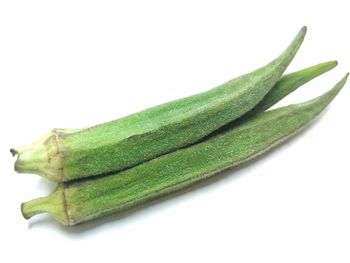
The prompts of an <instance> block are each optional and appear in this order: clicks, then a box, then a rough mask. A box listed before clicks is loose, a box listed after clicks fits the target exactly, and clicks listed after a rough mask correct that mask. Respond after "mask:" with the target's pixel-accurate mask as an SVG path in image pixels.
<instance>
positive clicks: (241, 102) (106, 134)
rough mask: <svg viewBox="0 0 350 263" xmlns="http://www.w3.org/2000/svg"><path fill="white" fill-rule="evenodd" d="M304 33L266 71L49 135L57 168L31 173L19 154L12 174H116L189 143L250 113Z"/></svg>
mask: <svg viewBox="0 0 350 263" xmlns="http://www.w3.org/2000/svg"><path fill="white" fill-rule="evenodd" d="M305 33H306V28H305V27H303V28H302V29H301V30H300V32H299V33H298V35H297V36H296V37H295V39H294V40H293V41H292V43H291V44H290V45H289V47H288V48H287V49H286V50H285V51H284V52H283V53H282V54H281V55H280V56H279V57H278V58H277V59H275V60H273V61H272V62H270V63H269V64H267V65H266V66H264V67H262V68H260V69H257V70H255V71H253V72H251V73H249V74H245V75H243V76H240V77H238V78H236V79H233V80H231V81H229V82H227V83H225V84H223V85H221V86H219V87H216V88H214V89H211V90H209V91H207V92H204V93H200V94H197V95H193V96H190V97H187V98H184V99H180V100H177V101H173V102H170V103H166V104H163V105H160V106H157V107H154V108H150V109H148V110H145V111H142V112H140V113H136V114H133V115H130V116H128V117H125V118H122V119H119V120H116V121H112V122H109V123H104V124H101V125H98V126H95V127H91V128H88V129H83V130H80V131H78V132H73V133H68V134H67V133H64V132H56V133H55V134H54V135H53V136H54V137H55V138H56V139H57V143H56V144H57V148H58V151H57V155H59V156H60V158H61V159H62V161H61V163H59V161H57V156H50V158H44V159H43V162H44V163H43V165H42V167H44V168H45V170H42V169H41V167H40V165H38V161H37V162H36V167H35V168H34V169H33V168H32V167H31V169H28V166H27V167H26V163H25V162H23V160H22V161H21V153H20V152H19V154H18V162H17V163H16V170H17V171H19V172H35V173H38V174H42V175H43V174H44V175H45V176H46V177H47V178H48V179H51V180H54V181H61V182H62V181H70V180H75V179H78V178H83V177H88V176H94V175H100V174H104V173H110V172H115V171H120V170H123V169H125V168H129V167H133V166H135V165H137V164H140V163H142V162H144V161H147V160H150V159H153V158H155V157H158V156H160V155H163V154H165V153H168V152H171V151H174V150H176V149H179V148H181V147H184V146H186V145H189V144H192V143H194V142H196V141H198V140H200V139H201V138H203V137H205V136H207V135H208V134H210V133H212V132H213V131H215V130H217V129H218V128H220V127H222V126H223V125H225V124H227V123H229V122H231V121H233V120H235V119H237V118H239V117H240V116H242V115H243V114H244V113H246V112H247V111H249V110H251V109H252V108H253V107H254V106H255V105H256V104H257V103H258V102H259V101H260V100H261V99H262V98H263V97H264V96H265V95H266V94H267V93H268V92H269V91H270V89H271V88H272V87H273V86H274V85H275V83H276V82H277V81H278V80H279V78H280V77H281V75H282V74H283V72H284V71H285V69H286V68H287V66H288V65H289V63H290V62H291V60H292V59H293V57H294V56H295V54H296V52H297V51H298V49H299V47H300V45H301V43H302V41H303V39H304V36H305ZM55 151H56V148H55V149H54V150H53V152H55ZM27 156H28V155H27ZM41 157H42V156H41ZM34 158H35V157H34ZM52 159H54V160H55V162H53V163H54V164H55V165H57V164H58V167H55V169H51V168H50V167H49V165H47V162H50V161H51V160H52ZM27 162H30V160H27ZM39 162H40V161H39ZM20 164H22V165H20ZM26 168H27V169H26ZM35 170H36V171H35Z"/></svg>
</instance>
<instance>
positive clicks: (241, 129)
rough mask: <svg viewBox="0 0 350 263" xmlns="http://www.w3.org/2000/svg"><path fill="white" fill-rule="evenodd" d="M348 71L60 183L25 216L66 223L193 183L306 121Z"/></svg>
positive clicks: (265, 146)
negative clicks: (139, 160)
mask: <svg viewBox="0 0 350 263" xmlns="http://www.w3.org/2000/svg"><path fill="white" fill-rule="evenodd" d="M347 77H348V74H347V75H346V76H345V77H344V78H343V79H342V80H341V81H340V82H338V83H337V84H336V85H335V86H334V88H332V89H331V90H330V91H328V92H327V93H325V94H323V95H322V96H320V97H317V98H315V99H313V100H310V101H307V102H304V103H300V104H295V105H290V106H286V107H283V108H279V109H276V110H271V111H267V112H264V113H260V114H257V115H254V116H252V117H250V118H249V119H247V120H245V121H244V122H242V123H240V125H238V126H233V127H227V129H226V130H225V131H223V132H222V133H220V134H217V135H215V136H213V137H211V138H209V139H207V140H205V141H203V142H201V143H197V144H194V145H192V146H189V147H187V148H183V149H180V150H178V151H175V152H172V153H169V154H166V155H163V156H161V157H159V158H156V159H153V160H151V161H149V162H146V163H143V164H141V165H138V166H135V167H133V168H131V169H128V170H125V171H122V172H120V173H117V174H115V175H109V176H104V177H98V178H92V179H86V180H80V181H76V182H67V183H62V184H60V185H59V186H58V187H57V188H56V190H55V191H54V192H53V193H52V194H51V195H49V196H48V197H44V198H39V199H35V200H32V201H29V202H27V203H24V204H22V213H23V216H24V217H25V218H27V219H28V218H30V217H32V216H34V215H36V214H39V213H43V212H48V213H51V214H52V215H53V217H54V218H55V219H56V220H58V221H59V222H61V223H62V224H64V225H75V224H78V223H82V222H85V221H88V220H91V219H93V218H97V217H100V216H103V215H107V214H111V213H114V212H119V211H123V210H126V209H129V208H132V207H135V206H138V205H141V204H143V203H146V202H148V201H150V200H154V199H156V198H159V197H161V196H164V195H167V194H169V193H172V192H175V191H179V190H181V189H183V188H185V187H188V186H190V185H193V184H194V183H196V182H199V181H201V180H204V179H206V178H208V177H210V176H212V175H214V174H216V173H218V172H220V171H223V170H225V169H227V168H229V167H233V166H236V165H238V164H241V163H243V162H246V161H247V160H250V159H252V158H254V157H255V156H257V155H260V154H262V153H264V152H265V151H267V150H269V149H270V148H272V147H274V146H275V145H277V144H279V143H281V142H283V141H285V140H286V139H287V138H289V137H290V136H291V135H293V134H295V133H296V132H297V131H299V130H300V129H301V128H303V127H305V126H306V125H307V124H308V123H310V121H312V120H313V119H314V118H315V117H316V116H317V115H318V114H319V113H320V112H321V111H322V110H323V109H324V108H325V107H326V106H327V105H328V104H329V103H330V102H331V101H332V100H333V99H334V97H335V96H336V95H337V94H338V92H339V91H340V90H341V89H342V87H343V86H344V84H345V82H346V79H347Z"/></svg>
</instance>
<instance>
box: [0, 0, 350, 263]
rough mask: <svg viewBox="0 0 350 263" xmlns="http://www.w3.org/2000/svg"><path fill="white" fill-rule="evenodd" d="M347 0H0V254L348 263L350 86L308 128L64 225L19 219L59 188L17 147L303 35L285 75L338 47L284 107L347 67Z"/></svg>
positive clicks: (6, 257)
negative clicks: (32, 168)
mask: <svg viewBox="0 0 350 263" xmlns="http://www.w3.org/2000/svg"><path fill="white" fill-rule="evenodd" d="M347 2H348V1H335V0H333V1H284V2H283V1H268V0H264V1H211V2H210V1H188V0H187V1H172V2H170V1H152V0H148V1H86V0H85V1H72V0H69V1H47V0H45V1H34V0H32V1H15V0H12V1H1V4H0V107H1V110H0V112H1V134H0V159H1V166H0V176H1V184H0V185H1V191H0V202H1V203H0V204H1V222H0V242H1V252H0V262H15V261H16V262H23V261H25V262H32V261H33V262H78V261H79V262H93V261H94V262H96V261H98V262H112V261H113V262H349V261H350V209H349V205H350V190H349V189H350V168H349V146H350V143H349V135H350V129H349V126H348V125H349V115H348V112H349V96H350V84H348V85H347V86H346V87H345V88H344V90H343V91H342V92H341V93H340V96H339V97H337V98H336V99H335V101H334V102H333V103H332V105H331V106H330V107H329V108H328V109H327V110H326V111H325V113H324V114H322V115H321V116H320V118H318V119H317V120H316V121H315V122H314V123H313V125H311V126H310V127H309V128H308V129H307V130H306V131H305V132H303V133H302V134H300V135H298V136H296V137H294V139H293V140H290V141H288V142H287V143H285V144H283V145H282V146H281V147H278V148H277V149H275V150H274V151H272V152H270V153H268V154H265V155H264V156H263V157H262V158H259V159H257V160H255V161H253V162H250V163H249V165H245V166H243V167H241V168H239V169H233V170H230V171H228V172H226V173H224V174H221V175H219V176H218V177H217V178H218V179H215V180H210V181H209V183H205V184H202V185H200V186H199V187H195V188H192V189H191V190H190V191H186V192H184V193H182V194H177V195H172V196H171V197H170V198H165V199H163V200H162V201H159V202H154V203H153V204H152V205H150V206H146V207H143V208H142V209H137V210H133V211H132V212H130V213H123V214H122V215H113V216H109V217H106V218H103V219H100V220H96V221H94V222H91V223H87V224H85V225H80V226H77V227H72V228H66V227H63V226H60V225H59V224H58V223H56V222H55V221H53V220H52V219H51V218H50V217H49V216H48V215H42V216H38V217H36V218H33V219H31V220H29V221H26V220H24V219H23V218H22V216H21V213H20V209H19V206H20V203H21V202H24V201H28V200H30V199H32V198H35V197H38V196H43V195H46V194H48V193H49V192H50V191H51V190H52V189H53V187H54V185H53V184H50V183H48V182H46V181H45V180H43V179H40V178H39V177H38V176H36V175H27V174H16V173H15V172H14V171H13V163H14V158H13V157H11V155H10V153H9V149H10V148H11V147H15V146H18V145H23V144H27V143H30V142H32V141H33V140H35V139H37V138H38V137H40V136H41V135H43V134H45V133H46V132H47V131H49V130H50V129H51V128H56V127H70V128H74V127H86V126H90V125H94V124H97V123H102V122H105V121H109V120H112V119H116V118H119V117H122V116H125V115H127V114H130V113H133V112H135V111H139V110H142V109H145V108H147V107H150V106H154V105H157V104H160V103H163V102H167V101H170V100H173V99H176V98H181V97H184V96H187V95H190V94H194V93H197V92H201V91H204V90H207V89H209V88H211V87H214V86H216V85H218V84H221V83H223V82H225V81H227V80H229V79H231V78H233V77H235V76H238V75H240V74H243V73H246V72H249V71H251V70H253V69H255V68H257V67H260V66H262V65H264V64H265V63H267V62H269V61H270V60H271V59H273V58H274V57H276V56H277V55H278V54H279V53H280V52H281V51H282V50H283V49H284V48H285V47H286V46H287V44H288V43H289V42H290V41H291V40H292V38H293V37H294V35H295V34H296V33H297V31H298V30H299V29H300V27H301V26H303V25H307V26H308V34H307V36H306V38H305V42H304V44H303V46H302V47H301V49H300V51H299V53H298V55H297V57H296V58H295V59H294V61H293V62H292V64H291V65H290V67H289V68H288V70H287V71H288V72H291V71H294V70H297V69H301V68H303V67H307V66H311V65H313V64H316V63H319V62H324V61H327V60H334V59H337V60H338V61H339V66H338V67H337V68H336V69H334V70H333V71H331V72H329V73H327V74H325V75H324V76H321V77H320V78H318V79H317V80H315V81H312V82H310V83H309V84H307V85H305V87H303V88H301V89H300V90H298V91H297V92H295V93H294V94H292V95H291V96H289V97H288V98H287V99H285V100H284V101H283V102H281V103H280V104H279V105H284V104H288V103H295V102H299V101H303V100H307V99H309V98H311V97H313V96H317V95H319V94H321V93H322V92H324V91H326V90H327V89H329V88H331V87H332V86H333V85H334V84H335V83H336V82H337V81H338V80H339V79H340V78H341V77H342V76H343V75H344V74H345V73H346V72H347V71H349V70H350V56H349V54H350V35H349V25H350V17H349V8H348V7H347Z"/></svg>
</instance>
